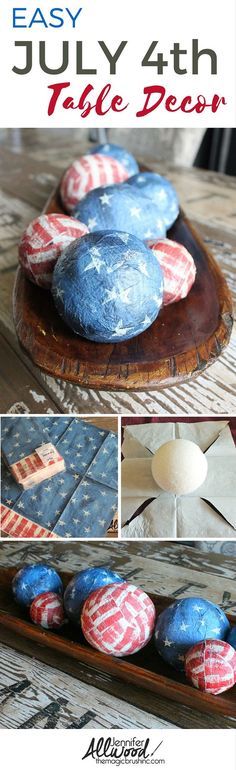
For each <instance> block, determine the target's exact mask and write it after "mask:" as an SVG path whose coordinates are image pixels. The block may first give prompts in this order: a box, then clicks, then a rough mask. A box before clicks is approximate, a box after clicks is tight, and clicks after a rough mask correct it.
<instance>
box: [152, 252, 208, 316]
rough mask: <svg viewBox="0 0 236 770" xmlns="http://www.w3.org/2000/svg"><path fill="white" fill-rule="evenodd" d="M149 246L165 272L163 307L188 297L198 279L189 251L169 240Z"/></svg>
mask: <svg viewBox="0 0 236 770" xmlns="http://www.w3.org/2000/svg"><path fill="white" fill-rule="evenodd" d="M147 246H148V247H149V249H151V250H152V251H153V253H154V254H155V255H156V257H157V259H158V262H159V264H160V265H161V268H162V271H163V278H164V295H163V305H170V304H171V303H172V302H179V300H180V299H184V298H185V297H187V295H188V294H189V292H190V289H191V288H192V286H193V284H194V281H195V278H196V265H195V262H194V260H193V257H192V255H191V254H190V253H189V251H188V250H187V249H186V248H185V246H182V244H180V243H176V241H171V240H170V239H169V238H164V239H163V240H159V241H154V242H153V241H150V242H149V241H148V242H147Z"/></svg>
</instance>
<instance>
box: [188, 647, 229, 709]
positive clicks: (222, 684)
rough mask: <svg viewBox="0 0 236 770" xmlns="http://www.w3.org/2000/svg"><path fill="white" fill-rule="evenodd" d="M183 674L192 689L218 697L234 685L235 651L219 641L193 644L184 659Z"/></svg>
mask: <svg viewBox="0 0 236 770" xmlns="http://www.w3.org/2000/svg"><path fill="white" fill-rule="evenodd" d="M185 673H186V676H187V679H189V680H190V682H192V684H193V685H194V687H197V688H198V689H199V690H204V691H205V692H208V693H211V694H212V695H219V694H220V693H221V692H224V691H225V690H229V689H230V687H233V686H234V684H235V683H236V651H235V650H234V648H233V647H231V645H230V644H228V643H227V642H223V641H221V640H219V639H207V640H206V641H205V642H200V643H199V644H195V645H194V647H191V649H190V650H188V652H187V655H186V657H185Z"/></svg>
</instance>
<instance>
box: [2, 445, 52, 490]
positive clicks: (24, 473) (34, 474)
mask: <svg viewBox="0 0 236 770" xmlns="http://www.w3.org/2000/svg"><path fill="white" fill-rule="evenodd" d="M53 450H54V455H55V457H54V459H52V460H49V461H48V462H47V463H46V464H45V463H44V462H43V460H42V459H41V457H39V455H38V453H37V449H36V450H35V452H32V454H30V455H27V457H23V458H22V459H21V460H18V461H17V462H16V463H13V464H12V465H10V470H11V473H12V475H13V476H14V479H15V480H16V481H17V483H18V484H22V486H23V487H24V489H28V488H29V487H31V486H33V485H34V484H35V483H36V482H37V483H38V482H40V481H44V480H45V479H48V478H51V477H52V476H54V475H55V474H56V473H59V472H60V471H61V470H64V467H65V464H64V460H63V457H61V455H60V454H59V452H58V451H57V449H56V448H55V447H53Z"/></svg>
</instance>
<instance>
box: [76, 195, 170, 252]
mask: <svg viewBox="0 0 236 770" xmlns="http://www.w3.org/2000/svg"><path fill="white" fill-rule="evenodd" d="M73 216H74V217H75V218H76V219H79V220H80V222H83V223H84V224H85V225H87V227H88V229H89V231H90V232H92V233H95V232H97V231H98V230H122V231H124V232H126V233H130V234H131V235H135V236H136V237H137V238H140V240H141V241H146V240H148V239H157V238H165V236H166V225H165V223H164V219H163V216H162V215H161V214H160V211H159V209H158V206H157V204H156V203H153V202H152V201H151V200H150V198H148V197H147V195H144V194H143V193H142V192H141V191H140V190H139V189H137V187H135V186H134V187H132V186H131V185H130V184H128V182H124V183H122V184H112V185H103V186H102V187H96V189H95V190H91V191H90V192H89V193H88V194H87V195H85V197H84V198H83V199H82V200H81V201H80V202H79V204H78V206H76V208H75V210H74V212H73Z"/></svg>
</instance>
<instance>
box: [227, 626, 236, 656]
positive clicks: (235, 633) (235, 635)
mask: <svg viewBox="0 0 236 770" xmlns="http://www.w3.org/2000/svg"><path fill="white" fill-rule="evenodd" d="M226 642H228V644H231V647H234V649H235V650H236V626H233V628H231V629H230V632H229V634H228V636H227V639H226Z"/></svg>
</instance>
